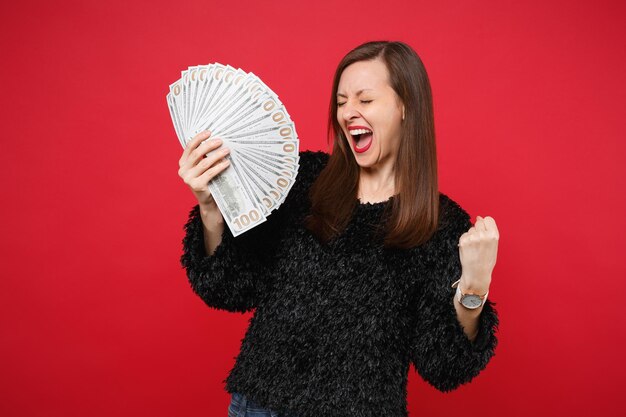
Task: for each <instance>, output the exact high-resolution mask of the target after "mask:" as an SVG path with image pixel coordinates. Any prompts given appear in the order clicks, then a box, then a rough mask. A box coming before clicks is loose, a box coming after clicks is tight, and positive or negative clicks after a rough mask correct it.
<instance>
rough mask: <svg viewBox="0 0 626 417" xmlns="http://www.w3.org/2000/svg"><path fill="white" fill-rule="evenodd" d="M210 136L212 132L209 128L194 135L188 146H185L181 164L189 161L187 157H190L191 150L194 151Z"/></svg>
mask: <svg viewBox="0 0 626 417" xmlns="http://www.w3.org/2000/svg"><path fill="white" fill-rule="evenodd" d="M210 136H211V132H210V131H208V130H205V131H202V132H200V133H198V134H197V135H196V136H194V137H193V138H192V139H191V140H190V141H189V143H187V146H185V149H184V150H183V154H182V156H181V157H180V160H179V161H178V164H179V166H182V165H183V164H184V163H185V162H186V161H187V158H189V154H191V152H192V151H194V150H195V149H196V148H197V147H198V145H200V143H201V142H202V141H203V140H206V139H208V138H209V137H210Z"/></svg>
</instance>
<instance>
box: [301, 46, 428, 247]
mask: <svg viewBox="0 0 626 417" xmlns="http://www.w3.org/2000/svg"><path fill="white" fill-rule="evenodd" d="M375 59H381V60H382V61H383V62H384V63H385V65H386V67H387V71H388V73H389V83H390V85H391V87H392V88H393V89H394V91H395V92H396V94H397V95H398V97H399V98H400V99H401V100H402V103H403V104H404V106H405V119H404V120H403V121H402V137H401V140H400V148H399V150H398V156H397V158H396V166H395V192H396V194H395V196H394V197H393V199H392V200H391V204H388V205H387V211H386V212H385V214H386V215H385V216H384V219H385V220H384V221H383V223H382V224H381V225H380V228H379V232H380V233H381V234H383V235H384V245H385V246H386V247H395V248H410V247H414V246H418V245H421V244H422V243H424V242H426V241H428V240H429V239H430V238H431V237H432V235H433V234H434V233H435V231H436V230H437V225H438V221H439V189H438V181H437V152H436V148H435V122H434V115H433V100H432V93H431V88H430V82H429V80H428V75H427V73H426V69H425V68H424V64H423V63H422V60H421V59H420V58H419V56H418V55H417V53H416V52H415V51H414V50H413V49H412V48H411V47H410V46H408V45H407V44H405V43H403V42H388V41H376V42H367V43H364V44H363V45H360V46H358V47H356V48H355V49H353V50H352V51H350V52H349V53H348V54H347V55H346V56H345V57H344V58H343V59H342V60H341V62H339V65H338V67H337V70H336V71H335V76H334V79H333V89H332V93H331V95H330V108H329V112H328V140H329V142H332V143H333V150H332V153H331V155H330V157H329V160H328V163H327V165H326V167H325V168H324V169H323V170H322V172H321V173H320V175H319V176H318V178H317V179H316V181H315V182H314V183H313V185H312V186H311V189H310V191H309V197H310V200H311V213H310V214H309V215H308V216H307V217H306V219H305V226H306V227H307V229H309V230H310V231H311V233H313V235H314V236H316V237H317V238H318V239H319V240H320V241H322V242H324V243H326V242H328V241H329V240H331V239H333V238H334V237H336V236H338V235H339V234H340V233H341V232H342V231H343V230H344V229H345V228H346V226H347V224H348V222H349V221H350V219H351V217H352V214H353V212H354V209H355V208H356V206H357V204H358V200H357V198H358V194H357V193H358V184H359V166H358V164H357V162H356V160H355V159H354V156H353V154H352V151H351V150H350V145H349V143H348V139H347V138H346V137H345V135H344V133H343V130H342V129H341V126H340V125H339V122H338V121H337V88H338V85H339V79H340V78H341V74H342V73H343V71H344V70H345V69H346V68H347V67H348V66H349V65H351V64H353V63H355V62H359V61H368V60H375Z"/></svg>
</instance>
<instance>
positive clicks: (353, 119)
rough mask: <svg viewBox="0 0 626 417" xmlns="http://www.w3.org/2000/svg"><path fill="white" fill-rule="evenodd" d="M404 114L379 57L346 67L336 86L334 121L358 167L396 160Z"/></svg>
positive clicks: (369, 166)
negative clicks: (335, 113)
mask: <svg viewBox="0 0 626 417" xmlns="http://www.w3.org/2000/svg"><path fill="white" fill-rule="evenodd" d="M403 114H404V105H403V104H402V101H401V100H400V98H399V97H398V95H397V94H396V92H395V91H394V90H393V88H391V85H389V74H388V72H387V66H386V65H385V63H384V62H383V61H382V60H380V59H375V60H372V61H359V62H355V63H354V64H351V65H349V66H348V67H346V69H345V70H344V71H343V73H342V74H341V78H340V79H339V86H338V88H337V121H338V122H339V125H340V126H341V129H342V130H343V132H344V134H345V136H346V137H347V138H348V142H349V143H350V149H352V153H353V154H354V158H355V159H356V161H357V163H358V164H359V166H360V167H362V168H372V167H375V166H377V165H382V164H384V163H392V164H393V163H394V162H395V160H396V156H397V154H398V149H399V147H400V136H401V124H402V118H403Z"/></svg>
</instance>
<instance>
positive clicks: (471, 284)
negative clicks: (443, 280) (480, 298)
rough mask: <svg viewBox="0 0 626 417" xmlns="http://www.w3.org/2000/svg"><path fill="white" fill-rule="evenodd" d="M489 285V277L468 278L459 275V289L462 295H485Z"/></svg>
mask: <svg viewBox="0 0 626 417" xmlns="http://www.w3.org/2000/svg"><path fill="white" fill-rule="evenodd" d="M490 285H491V276H489V277H488V278H480V279H478V278H470V277H468V276H466V275H461V278H460V282H459V287H460V288H461V290H462V291H463V293H464V294H468V293H469V294H476V295H485V294H487V293H488V292H489V287H490Z"/></svg>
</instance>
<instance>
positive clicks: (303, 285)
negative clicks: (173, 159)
mask: <svg viewBox="0 0 626 417" xmlns="http://www.w3.org/2000/svg"><path fill="white" fill-rule="evenodd" d="M329 133H330V135H331V136H332V138H333V139H334V144H333V151H332V154H331V155H330V156H329V155H327V154H325V153H322V152H302V153H301V155H300V170H299V174H298V178H297V181H296V184H295V185H294V187H293V188H292V190H291V191H290V193H289V195H288V196H287V199H286V201H285V202H284V203H283V205H281V207H280V208H279V209H278V210H277V211H276V212H275V213H274V214H272V215H271V216H270V217H269V218H268V220H267V221H266V222H265V223H263V224H261V225H260V226H258V227H256V228H254V229H252V230H250V231H249V232H246V233H245V234H243V235H241V236H239V237H237V238H233V236H232V234H231V233H230V231H229V229H228V228H225V227H224V223H223V218H222V217H221V214H220V212H219V211H218V209H217V207H216V205H215V203H214V201H213V199H212V197H211V195H210V194H209V191H208V190H207V186H206V184H207V183H208V181H210V180H211V179H212V178H214V177H215V176H216V175H219V173H220V172H221V171H223V170H224V169H226V168H227V167H228V161H227V160H225V159H224V157H225V156H226V155H227V154H228V150H227V149H221V150H218V151H216V152H213V153H212V154H211V155H210V156H208V157H206V158H203V156H204V155H205V154H206V153H208V152H210V151H212V150H215V149H217V148H219V147H220V146H221V141H219V139H211V140H208V141H206V142H204V143H202V142H203V141H205V140H206V139H207V138H209V136H210V134H209V133H203V134H199V135H198V136H196V137H195V138H194V139H193V140H192V141H191V142H190V144H189V145H188V147H187V148H186V149H185V151H184V152H183V155H182V157H181V159H180V171H179V174H180V176H181V177H182V178H183V179H184V180H185V183H187V184H188V185H189V186H190V188H191V190H192V192H193V193H194V195H195V196H196V198H197V199H198V205H197V206H195V207H194V208H193V209H192V211H191V213H190V218H189V221H188V222H187V224H186V226H185V228H186V235H185V238H184V240H183V244H184V254H183V256H182V257H181V262H182V265H183V266H184V267H185V268H186V269H187V274H188V277H189V281H190V283H191V286H192V288H193V290H194V291H195V292H196V293H197V294H198V295H199V296H200V297H201V298H202V299H203V300H204V301H205V302H206V304H208V305H209V306H212V307H215V308H221V309H225V310H228V311H240V312H244V311H249V310H252V309H256V311H255V314H254V316H253V318H252V319H251V321H250V326H249V328H248V331H247V333H246V336H245V338H244V340H243V342H242V345H241V351H240V353H239V355H238V357H237V360H236V363H235V366H234V367H233V369H232V370H231V372H230V374H229V375H228V378H227V379H226V380H225V381H224V382H225V383H226V390H227V391H228V392H229V393H231V394H232V401H231V405H230V407H229V415H230V416H235V415H240V416H244V415H255V414H253V413H258V414H256V415H259V416H261V415H263V416H293V417H309V416H316V417H317V416H348V415H350V416H380V415H385V416H406V415H407V410H406V383H407V377H408V370H409V364H410V363H412V364H413V365H414V367H415V369H416V371H417V372H418V373H419V375H420V376H421V377H422V378H424V379H425V380H426V381H427V382H428V383H430V384H431V385H433V386H434V387H435V388H437V389H439V390H441V391H444V392H445V391H450V390H453V389H455V388H457V387H458V386H460V385H461V384H463V383H466V382H469V381H470V380H472V379H473V378H474V377H475V376H476V375H478V373H479V372H480V371H481V370H482V369H484V368H485V367H486V365H487V363H488V362H489V360H490V358H491V357H492V356H493V355H494V349H495V347H496V345H497V339H496V337H495V332H496V330H497V325H498V317H497V314H496V311H495V309H494V307H493V303H492V301H490V300H487V299H486V295H487V292H488V290H489V286H490V284H491V273H492V270H493V268H494V266H495V262H496V254H497V243H498V238H499V235H498V230H497V227H496V224H495V221H494V220H493V219H492V218H491V217H485V218H482V217H477V220H476V224H475V225H472V223H471V222H470V217H469V215H468V214H467V212H465V210H463V209H462V208H461V207H460V206H459V205H458V204H456V203H455V202H454V201H453V200H451V199H450V198H448V197H447V196H446V195H445V194H442V193H439V191H438V185H437V163H436V162H437V161H436V152H435V134H434V123H433V110H432V98H431V93H430V85H429V82H428V77H427V74H426V71H425V69H424V67H423V65H422V62H421V60H420V59H419V57H418V56H417V54H416V53H415V52H414V51H413V50H412V49H411V48H410V47H409V46H407V45H406V44H403V43H400V42H370V43H366V44H364V45H361V46H359V47H357V48H356V49H354V50H353V51H351V52H349V53H348V54H347V55H346V56H345V57H344V58H343V60H342V61H341V62H340V64H339V67H338V68H337V71H336V73H335V78H334V82H333V91H332V95H331V106H330V115H329ZM459 280H460V281H459ZM455 288H456V292H455ZM246 413H248V414H246Z"/></svg>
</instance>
